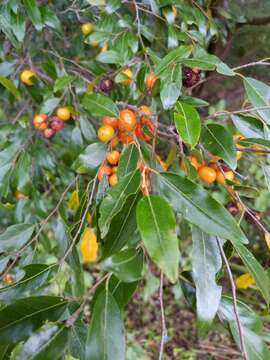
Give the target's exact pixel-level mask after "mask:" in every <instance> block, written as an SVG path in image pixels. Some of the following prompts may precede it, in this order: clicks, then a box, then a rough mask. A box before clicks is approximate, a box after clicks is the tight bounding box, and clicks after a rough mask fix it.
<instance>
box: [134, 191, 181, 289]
mask: <svg viewBox="0 0 270 360" xmlns="http://www.w3.org/2000/svg"><path fill="white" fill-rule="evenodd" d="M137 224H138V228H139V231H140V234H141V237H142V240H143V243H144V246H145V247H146V250H147V252H148V254H149V256H150V257H151V259H152V260H153V261H154V263H155V264H156V265H157V266H158V267H159V268H160V269H161V270H162V271H163V272H164V274H165V275H166V276H167V277H168V278H169V280H170V281H171V282H176V280H177V278H178V266H179V250H178V239H177V236H176V221H175V216H174V213H173V210H172V208H171V206H170V205H169V204H168V203H167V201H166V200H164V199H163V198H162V197H160V196H157V195H151V196H145V197H144V198H142V199H141V200H140V202H139V204H138V206H137Z"/></svg>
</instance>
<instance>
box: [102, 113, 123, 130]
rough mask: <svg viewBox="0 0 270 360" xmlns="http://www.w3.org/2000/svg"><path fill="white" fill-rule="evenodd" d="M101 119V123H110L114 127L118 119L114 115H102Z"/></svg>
mask: <svg viewBox="0 0 270 360" xmlns="http://www.w3.org/2000/svg"><path fill="white" fill-rule="evenodd" d="M101 121H102V124H103V125H110V126H111V127H113V128H114V129H117V128H118V123H119V120H118V119H117V118H116V117H111V116H104V117H103V118H102V120H101Z"/></svg>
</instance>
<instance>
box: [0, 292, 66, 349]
mask: <svg viewBox="0 0 270 360" xmlns="http://www.w3.org/2000/svg"><path fill="white" fill-rule="evenodd" d="M67 304H68V302H67V301H65V300H64V299H63V298H61V297H56V296H33V297H28V298H24V299H19V300H16V301H15V302H14V303H13V304H11V305H8V306H6V307H4V308H2V309H1V310H0V345H1V344H9V343H10V344H13V343H16V342H18V341H22V340H25V339H27V338H28V337H29V336H30V335H31V334H32V333H33V331H35V330H36V329H37V328H39V327H40V326H41V325H42V324H43V323H45V322H46V321H57V320H58V319H59V318H60V316H61V315H62V314H63V312H64V311H65V309H66V307H67Z"/></svg>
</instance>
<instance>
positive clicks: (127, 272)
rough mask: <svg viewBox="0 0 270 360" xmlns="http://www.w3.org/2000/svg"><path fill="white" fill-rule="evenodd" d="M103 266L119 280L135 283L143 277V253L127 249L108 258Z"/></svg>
mask: <svg viewBox="0 0 270 360" xmlns="http://www.w3.org/2000/svg"><path fill="white" fill-rule="evenodd" d="M102 265H103V267H104V269H105V270H107V271H111V272H112V273H113V274H114V275H115V276H116V277H117V278H118V279H119V280H121V281H124V282H134V281H137V280H139V279H140V278H141V277H142V269H143V253H142V252H141V251H140V252H139V253H138V252H137V251H136V250H135V249H133V248H131V249H126V250H123V251H120V252H119V253H116V254H115V255H113V256H111V257H109V258H107V259H106V260H105V261H104V262H103V264H102Z"/></svg>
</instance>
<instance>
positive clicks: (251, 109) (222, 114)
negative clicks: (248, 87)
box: [205, 105, 270, 120]
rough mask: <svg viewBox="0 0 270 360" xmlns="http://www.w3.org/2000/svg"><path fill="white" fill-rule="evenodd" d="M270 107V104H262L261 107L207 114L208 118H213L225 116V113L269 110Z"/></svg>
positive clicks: (233, 113)
mask: <svg viewBox="0 0 270 360" xmlns="http://www.w3.org/2000/svg"><path fill="white" fill-rule="evenodd" d="M269 109H270V105H268V106H260V107H254V108H252V107H251V108H247V109H242V110H236V111H226V110H224V111H217V112H216V113H214V114H212V115H209V116H207V118H205V120H206V119H211V118H215V117H219V116H224V115H235V114H244V113H249V112H252V111H259V110H269Z"/></svg>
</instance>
